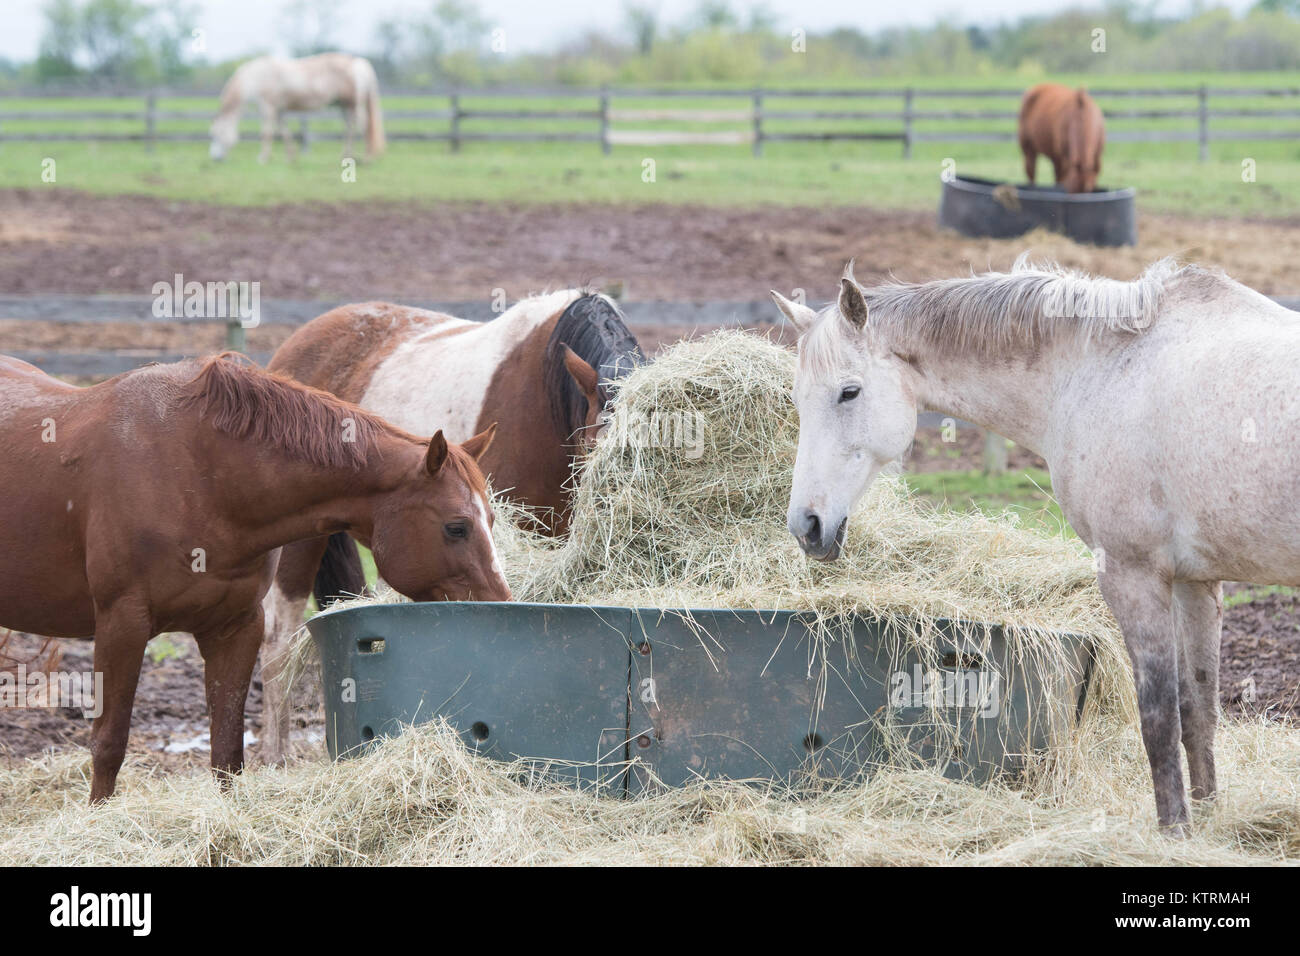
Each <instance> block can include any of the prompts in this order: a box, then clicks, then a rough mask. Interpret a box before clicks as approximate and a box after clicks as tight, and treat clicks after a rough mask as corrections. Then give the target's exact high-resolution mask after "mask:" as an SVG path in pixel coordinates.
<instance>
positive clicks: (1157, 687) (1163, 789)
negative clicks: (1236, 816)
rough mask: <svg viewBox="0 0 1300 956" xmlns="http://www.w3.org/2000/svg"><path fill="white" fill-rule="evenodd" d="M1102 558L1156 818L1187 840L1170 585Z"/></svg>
mask: <svg viewBox="0 0 1300 956" xmlns="http://www.w3.org/2000/svg"><path fill="white" fill-rule="evenodd" d="M1106 559H1107V563H1106V569H1105V570H1104V571H1102V572H1101V573H1100V574H1098V575H1097V583H1098V584H1099V585H1101V593H1102V596H1103V597H1104V598H1105V599H1106V603H1107V604H1108V605H1110V609H1111V611H1112V612H1114V614H1115V619H1116V620H1117V621H1118V622H1119V626H1120V630H1122V631H1123V632H1124V643H1125V644H1126V645H1127V646H1128V653H1129V659H1130V660H1131V661H1132V662H1133V680H1134V683H1136V685H1137V698H1138V713H1139V715H1140V716H1141V720H1142V742H1143V744H1145V746H1146V751H1147V760H1148V761H1149V762H1150V764H1151V782H1152V784H1153V785H1154V787H1155V796H1156V817H1157V819H1158V820H1159V821H1160V825H1161V826H1162V827H1167V828H1169V829H1170V830H1171V832H1172V833H1173V834H1174V835H1176V836H1186V835H1187V825H1188V821H1189V820H1190V815H1189V813H1188V810H1187V793H1186V791H1185V790H1184V788H1183V767H1182V760H1181V754H1180V753H1179V749H1178V744H1179V741H1180V739H1181V738H1182V726H1181V723H1180V720H1179V707H1178V645H1177V638H1176V637H1175V635H1174V627H1173V609H1172V603H1173V595H1172V586H1171V583H1170V582H1169V580H1167V579H1165V578H1163V577H1162V576H1161V575H1160V574H1159V573H1157V572H1155V571H1153V570H1152V569H1151V568H1150V566H1149V565H1145V566H1144V565H1143V564H1139V563H1134V564H1132V565H1129V566H1125V565H1124V564H1123V563H1122V562H1120V561H1118V560H1115V559H1114V558H1113V556H1112V555H1111V554H1109V553H1107V555H1106Z"/></svg>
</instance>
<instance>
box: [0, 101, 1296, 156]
mask: <svg viewBox="0 0 1300 956" xmlns="http://www.w3.org/2000/svg"><path fill="white" fill-rule="evenodd" d="M1091 92H1092V94H1093V96H1095V97H1096V98H1097V99H1099V100H1109V99H1113V98H1127V99H1138V98H1140V99H1154V98H1166V97H1178V98H1182V99H1184V100H1186V99H1194V100H1195V104H1196V105H1195V107H1194V108H1190V109H1188V108H1169V109H1120V108H1115V107H1111V108H1108V109H1105V110H1104V112H1105V114H1106V117H1107V119H1110V120H1134V119H1146V120H1160V121H1164V120H1181V121H1186V123H1187V128H1178V129H1142V130H1134V129H1118V130H1113V131H1110V132H1108V133H1107V139H1108V140H1109V141H1111V142H1168V141H1187V142H1195V143H1196V144H1197V148H1198V155H1199V158H1200V159H1201V160H1202V161H1204V160H1205V159H1206V158H1207V156H1208V150H1209V143H1210V142H1211V141H1212V140H1265V139H1300V125H1297V126H1296V127H1295V128H1291V129H1276V128H1271V129H1266V128H1258V127H1256V128H1249V129H1243V128H1223V127H1219V128H1214V127H1213V126H1212V121H1214V120H1221V119H1232V120H1240V119H1258V120H1266V119H1272V120H1284V119H1286V120H1296V121H1300V87H1285V88H1252V89H1237V88H1231V87H1222V88H1210V87H1207V86H1198V87H1187V88H1162V89H1093V90H1092V91H1091ZM94 95H97V96H114V95H117V96H118V97H119V98H120V95H118V94H111V93H108V94H104V93H99V94H94ZM135 95H139V94H135ZM178 95H181V94H164V93H162V92H149V93H146V94H143V95H142V96H141V97H140V103H141V108H140V109H111V110H110V109H105V110H58V109H49V110H37V109H30V108H28V109H5V108H4V107H3V104H4V100H5V99H14V98H35V97H42V98H49V97H50V94H48V93H35V94H7V95H6V96H4V97H0V143H3V142H22V141H28V142H53V141H86V142H141V143H143V144H145V146H146V147H147V148H149V149H152V148H153V146H154V145H155V144H156V143H160V142H205V141H206V140H207V134H206V133H204V132H199V131H186V132H176V131H168V130H164V129H161V128H160V126H161V125H162V124H165V123H168V122H175V121H188V122H204V123H206V122H207V121H209V120H211V119H212V117H213V115H214V113H215V110H212V111H202V112H200V111H196V110H175V109H166V108H164V107H163V106H162V105H161V104H160V100H163V99H166V98H174V97H175V96H178ZM184 95H186V96H189V97H190V98H193V97H194V96H196V95H198V94H184ZM1020 96H1021V91H1019V90H1007V89H956V90H934V89H915V88H911V87H908V88H902V89H836V90H813V89H810V90H790V89H753V90H703V89H694V90H678V89H666V90H665V89H601V90H588V91H581V90H578V91H575V90H569V89H560V90H475V91H441V92H439V91H418V90H416V91H397V92H389V93H386V94H385V96H384V101H385V104H386V107H385V116H386V118H387V119H388V120H389V121H390V122H393V121H399V122H404V121H417V122H420V123H428V124H430V128H426V129H410V128H402V129H395V130H393V131H391V132H390V133H389V136H388V138H389V139H390V140H396V141H417V142H445V143H448V144H449V145H450V148H451V149H452V150H453V151H457V150H459V149H460V148H461V146H462V144H464V143H471V142H506V141H508V142H590V143H594V144H599V146H600V147H601V149H602V150H603V151H604V152H605V153H609V152H610V150H611V149H612V147H614V146H677V145H701V146H703V145H732V146H749V147H750V148H751V149H752V150H753V153H754V155H755V156H760V155H762V153H763V147H764V145H765V144H767V143H781V142H831V141H837V140H860V141H879V140H884V141H896V142H898V143H899V144H900V145H901V148H902V153H903V156H904V157H905V158H906V157H910V156H911V154H912V147H913V144H915V143H919V142H927V141H934V142H1002V141H1008V140H1014V139H1015V133H1014V132H1013V131H1011V130H1007V129H997V130H993V129H987V130H970V129H949V130H934V129H926V130H919V129H917V125H918V124H921V125H926V126H930V125H933V124H936V123H946V122H952V123H969V122H971V121H984V120H999V121H1006V120H1015V118H1016V115H1017V110H1018V106H1019V98H1020ZM409 97H420V98H423V99H429V98H431V97H438V98H446V99H447V101H448V107H447V108H446V109H403V108H402V105H401V104H402V100H403V99H405V98H409ZM212 98H213V101H214V103H215V100H216V95H215V94H212ZM541 98H547V99H560V98H563V99H565V100H571V101H580V100H583V99H587V98H590V100H591V107H590V108H565V109H556V108H537V109H525V108H512V109H501V108H492V107H490V106H484V107H476V106H475V102H476V101H481V100H485V99H487V100H497V101H500V100H503V99H519V100H530V99H541ZM650 98H656V99H664V100H668V101H669V104H670V105H660V106H655V107H652V108H646V107H644V106H623V107H620V106H619V105H618V101H619V100H623V101H625V102H626V101H627V100H641V101H644V100H646V99H650ZM1247 98H1250V99H1267V100H1271V101H1279V102H1285V103H1286V104H1287V105H1285V106H1281V107H1259V106H1247V107H1240V106H1238V107H1235V108H1234V107H1232V106H1230V105H1225V106H1219V105H1217V104H1216V105H1215V106H1214V107H1213V108H1211V100H1212V99H1213V100H1221V101H1225V102H1226V103H1228V104H1231V103H1232V102H1233V101H1236V102H1237V103H1240V102H1241V101H1242V100H1243V99H1247ZM699 99H707V100H713V101H718V100H734V101H736V105H735V106H734V108H727V109H718V108H717V107H716V106H713V105H706V106H703V107H692V106H689V105H685V104H686V103H688V102H689V101H690V100H699ZM814 99H816V100H848V99H852V100H870V101H872V103H873V104H874V103H879V104H880V107H879V108H871V109H863V108H860V107H859V108H843V109H826V108H820V107H817V108H805V109H790V108H778V109H772V108H771V107H770V106H769V105H768V103H769V102H770V101H771V100H795V101H799V100H814ZM952 99H982V100H989V99H994V100H1005V101H1006V102H1007V105H1006V106H1005V107H1002V106H1001V105H1000V104H999V106H998V108H993V109H990V108H972V109H951V108H939V109H935V108H929V109H927V108H926V106H925V103H926V101H927V100H952ZM337 117H338V114H337V113H336V112H327V111H319V112H315V113H309V114H297V123H298V130H297V133H296V136H297V138H298V141H299V143H300V145H301V146H302V147H303V148H306V147H308V146H309V144H310V143H311V142H312V141H313V140H321V139H325V140H341V139H342V136H343V134H342V133H341V132H338V131H334V130H331V131H329V132H320V131H319V130H317V131H313V130H312V128H311V124H312V123H314V122H319V121H322V120H326V119H328V120H331V121H334V122H335V123H336V122H337ZM104 120H113V121H125V122H128V123H135V124H138V126H137V128H136V129H134V130H126V131H120V132H107V131H102V130H90V131H77V132H70V131H67V130H48V131H45V130H33V129H31V128H24V129H19V130H14V129H11V128H8V124H12V123H15V122H19V123H25V124H30V123H33V122H37V123H43V122H53V123H60V124H62V123H70V122H87V123H89V122H95V121H104ZM484 120H487V121H491V122H493V123H494V124H496V126H498V127H508V126H509V125H510V124H511V123H513V122H520V121H533V122H536V121H543V122H561V123H564V124H570V123H572V122H573V121H580V122H583V123H590V128H582V129H552V130H545V129H543V130H538V129H522V130H521V129H516V130H511V129H508V128H497V129H492V130H483V129H466V128H465V124H466V123H469V122H472V121H484ZM845 121H849V122H859V123H864V122H870V123H881V122H883V123H888V124H894V123H896V124H897V126H896V128H889V129H883V130H882V129H876V130H861V129H857V130H854V129H844V128H842V127H841V128H835V127H833V126H832V127H828V128H823V129H813V130H809V129H799V130H791V129H781V128H779V125H780V124H781V123H788V122H799V123H837V122H845ZM773 122H776V123H778V128H777V129H773V128H771V126H770V125H769V124H771V123H773ZM638 123H640V124H652V125H653V124H664V123H676V124H681V125H682V127H685V128H662V127H660V128H638V126H637V124H638ZM699 124H710V125H715V126H716V125H719V124H730V125H731V126H732V128H729V129H722V130H718V129H714V130H699V129H691V128H690V127H691V126H698V125H699Z"/></svg>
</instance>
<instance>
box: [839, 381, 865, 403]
mask: <svg viewBox="0 0 1300 956" xmlns="http://www.w3.org/2000/svg"><path fill="white" fill-rule="evenodd" d="M861 394H862V389H860V388H858V386H856V385H849V386H848V387H846V388H845V389H844V390H843V391H842V392H840V404H843V403H844V402H851V401H853V400H854V399H855V398H857V397H858V396H859V395H861Z"/></svg>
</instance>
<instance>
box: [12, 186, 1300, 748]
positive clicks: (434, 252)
mask: <svg viewBox="0 0 1300 956" xmlns="http://www.w3.org/2000/svg"><path fill="white" fill-rule="evenodd" d="M1140 233H1141V243H1140V245H1139V246H1137V247H1135V248H1131V249H1098V248H1095V247H1087V246H1080V245H1077V244H1075V243H1073V242H1071V241H1069V240H1067V239H1064V238H1062V237H1059V236H1055V235H1051V234H1047V233H1036V234H1032V235H1030V236H1027V237H1023V238H1022V239H1018V240H982V239H968V238H965V237H962V236H958V235H956V234H955V233H952V232H949V231H945V230H941V229H939V228H938V227H937V226H936V225H935V223H934V217H933V215H931V214H927V213H912V212H908V213H896V212H882V211H878V210H871V209H860V210H853V209H835V210H815V209H805V210H792V209H777V208H764V209H750V210H739V209H724V210H715V209H708V210H705V209H696V208H690V207H682V206H645V207H628V206H619V207H600V206H581V205H567V206H523V207H511V206H500V205H484V204H468V203H467V204H449V205H440V206H419V205H413V204H374V205H361V204H359V203H354V204H347V205H310V206H308V205H301V206H284V207H271V208H262V209H243V208H234V207H207V206H200V205H196V204H187V203H177V202H170V201H166V200H155V199H141V198H130V197H110V198H101V197H87V196H80V195H77V194H73V193H68V192H66V191H36V190H10V191H0V293H4V294H12V293H29V294H30V293H42V292H48V293H64V294H67V293H82V294H97V293H127V294H137V295H145V294H149V293H150V290H151V288H152V286H153V284H154V283H155V282H157V281H160V280H165V281H170V280H171V278H172V276H173V275H175V274H176V273H181V274H183V275H184V276H185V278H186V279H187V280H197V281H210V280H211V281H228V280H232V279H233V280H247V281H259V282H261V284H262V286H261V294H262V295H263V296H264V297H266V298H268V299H271V298H285V299H312V298H320V299H323V300H324V299H352V300H364V299H370V298H387V299H393V300H397V301H401V300H403V299H421V300H426V299H434V300H473V299H483V300H487V299H489V298H490V297H491V296H492V290H493V289H495V288H504V289H505V290H506V292H507V295H508V297H509V298H510V299H511V300H514V299H516V298H519V297H520V296H523V295H525V294H528V293H529V292H534V291H538V290H541V289H544V288H558V287H567V286H573V285H577V284H582V283H594V284H598V285H611V284H612V285H616V286H621V288H622V290H623V294H624V296H625V297H626V298H627V299H628V300H639V301H654V300H661V301H689V300H742V301H743V300H755V299H758V298H761V297H763V296H764V295H765V294H766V290H767V289H769V288H778V289H782V290H785V291H787V292H788V291H789V290H792V289H795V288H799V287H806V288H807V289H808V297H809V299H810V300H813V301H818V300H821V299H823V298H826V297H829V296H830V295H831V294H832V293H833V291H834V288H835V281H836V279H837V277H838V275H839V270H840V268H841V266H842V265H843V263H844V261H845V260H846V259H848V258H850V257H856V259H857V268H856V272H857V275H858V277H859V279H861V280H863V281H867V282H871V281H877V280H881V279H884V278H886V277H887V276H889V275H890V274H892V275H895V276H897V277H899V278H902V279H908V280H921V279H928V278H934V277H940V276H951V275H961V274H966V273H968V272H969V271H970V270H972V269H974V270H977V271H979V270H984V269H988V268H995V269H1005V268H1007V267H1008V266H1009V265H1010V264H1011V262H1012V261H1013V260H1014V259H1015V257H1016V256H1017V255H1019V254H1020V253H1021V252H1023V251H1026V250H1029V251H1031V252H1034V253H1037V254H1039V255H1042V256H1046V257H1051V258H1055V259H1057V260H1058V261H1060V262H1062V263H1063V264H1065V265H1069V266H1076V267H1079V268H1083V269H1086V270H1088V271H1091V272H1094V273H1099V274H1105V275H1110V276H1113V277H1116V278H1129V277H1132V276H1134V275H1136V274H1137V273H1139V272H1140V271H1141V270H1142V268H1144V267H1145V266H1146V265H1147V264H1148V263H1149V262H1150V261H1152V260H1153V259H1155V258H1158V257H1159V256H1163V255H1175V256H1179V257H1181V258H1183V259H1186V260H1189V261H1195V262H1200V263H1203V264H1209V265H1218V266H1221V267H1223V268H1224V269H1226V270H1227V271H1228V273H1229V274H1231V275H1233V276H1234V277H1235V278H1238V279H1240V280H1241V281H1243V282H1245V283H1246V284H1247V285H1250V286H1252V287H1254V288H1255V289H1257V290H1259V291H1260V292H1264V293H1267V294H1274V295H1295V294H1300V276H1297V275H1296V274H1295V272H1294V263H1295V262H1296V261H1298V260H1300V223H1298V222H1280V221H1268V222H1246V221H1239V220H1195V219H1185V218H1178V217H1163V216H1143V217H1142V218H1141V221H1140ZM291 331H292V329H291V328H289V327H285V326H274V325H267V326H262V327H260V328H257V329H253V330H250V332H249V337H248V348H249V350H250V351H267V352H269V351H273V350H274V349H275V347H276V346H278V345H279V343H280V342H281V341H283V339H284V338H285V337H287V336H288V334H289V333H290V332H291ZM635 331H636V332H637V335H638V337H639V338H640V339H641V341H642V344H643V346H644V347H645V349H646V351H647V352H649V353H653V352H654V351H656V350H657V349H658V348H659V347H661V346H662V345H663V344H665V343H667V342H670V341H673V340H675V339H676V338H678V337H680V336H682V335H683V334H691V333H692V332H693V331H702V330H692V329H688V328H683V327H680V326H677V327H662V328H655V327H649V326H641V327H638V328H637V329H636V330H635ZM222 336H223V330H222V328H221V326H220V324H215V325H203V324H195V323H138V324H137V323H113V324H107V325H106V324H96V323H80V324H67V323H46V322H30V321H27V322H20V321H10V320H6V318H5V316H3V315H0V352H4V351H16V350H26V349H67V350H71V351H80V350H87V349H97V348H148V349H159V350H167V351H182V352H189V353H192V354H197V353H202V352H206V351H215V350H217V349H219V348H220V347H221V346H222ZM958 435H959V441H958V443H957V444H956V447H954V446H953V445H944V446H943V447H942V448H937V447H936V445H935V443H933V442H929V443H925V442H923V443H920V444H919V445H918V448H919V449H920V450H919V452H918V453H916V454H914V455H913V456H912V457H911V459H910V460H909V463H908V465H909V467H911V468H913V469H916V470H935V469H955V468H961V467H965V466H974V464H975V463H976V461H977V460H978V459H977V458H976V456H977V455H978V453H979V450H980V449H979V442H980V439H979V433H978V432H977V431H975V430H969V429H962V430H961V431H959V433H958ZM1010 463H1011V465H1012V467H1015V468H1020V467H1026V466H1029V465H1041V462H1039V461H1038V460H1037V459H1036V458H1035V456H1032V455H1030V454H1029V453H1028V452H1025V451H1023V450H1021V449H1015V450H1013V451H1012V455H1011V462H1010ZM39 647H40V642H39V641H36V640H35V639H31V638H26V637H24V636H17V637H15V638H14V639H13V640H12V641H11V642H10V645H9V647H8V648H7V649H6V650H7V651H8V652H9V653H12V654H16V655H18V656H23V655H30V654H33V653H35V652H36V651H37V650H38V649H39ZM62 652H63V655H64V658H63V665H62V667H63V669H65V670H68V669H73V670H90V669H91V663H92V658H91V646H90V645H89V644H85V643H79V642H63V646H62ZM1223 662H1224V663H1223V704H1224V707H1225V709H1226V710H1227V711H1228V712H1229V713H1268V714H1270V715H1272V716H1276V717H1280V718H1282V719H1300V598H1297V597H1294V596H1284V595H1277V594H1263V595H1259V596H1257V597H1256V598H1255V599H1254V600H1253V601H1251V602H1249V603H1245V604H1242V605H1239V606H1237V607H1234V608H1231V609H1230V610H1228V611H1227V613H1226V614H1225V627H1224V647H1223ZM312 701H313V697H312V694H311V692H310V690H309V689H304V690H303V691H302V693H301V694H300V697H299V700H298V704H299V706H298V710H297V717H298V720H297V724H298V726H297V729H296V731H295V744H296V747H297V748H298V749H299V751H300V752H304V753H309V752H316V751H319V749H320V748H321V747H322V746H323V745H322V744H321V739H322V733H321V722H320V721H321V718H320V714H319V710H318V706H317V705H315V704H313V703H312ZM204 709H205V708H204V704H203V684H202V669H201V663H200V661H199V657H198V653H197V650H196V649H195V647H194V644H193V641H192V640H191V639H190V638H188V637H177V638H174V639H166V640H156V641H155V642H154V644H153V651H152V653H151V655H150V657H149V658H148V659H146V661H145V668H144V673H143V677H142V680H141V686H140V692H139V696H138V697H137V702H136V709H135V717H134V723H133V732H132V751H133V752H135V753H138V754H142V755H145V756H146V758H147V760H148V761H149V762H150V763H156V764H157V765H159V766H162V767H166V768H176V767H181V766H188V765H199V764H205V763H206V761H207V752H206V750H204V749H203V747H202V741H201V740H200V738H201V735H203V734H204V733H206V730H207V720H206V716H205V713H204ZM260 711H261V690H260V684H259V683H256V682H255V685H254V688H253V692H252V694H251V696H250V699H249V705H248V713H249V715H250V721H249V726H250V728H252V729H253V730H254V731H256V726H257V722H256V715H258V714H260ZM88 734H89V723H88V721H86V720H85V719H84V718H83V717H82V716H81V715H80V714H79V713H76V712H69V711H43V710H21V711H20V710H3V709H0V760H3V759H7V758H8V759H12V758H16V757H22V756H25V755H29V754H32V753H37V752H39V751H41V750H42V749H44V748H47V747H50V746H56V747H64V746H74V747H80V746H84V745H85V744H86V742H87V740H88ZM169 747H170V749H171V751H173V752H169V750H168V748H169ZM254 752H255V748H254Z"/></svg>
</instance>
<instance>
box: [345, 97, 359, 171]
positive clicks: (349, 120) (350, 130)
mask: <svg viewBox="0 0 1300 956" xmlns="http://www.w3.org/2000/svg"><path fill="white" fill-rule="evenodd" d="M356 116H357V111H356V110H350V109H348V108H347V107H346V106H345V107H344V108H343V128H344V129H345V130H346V131H347V139H346V141H345V142H344V143H343V158H344V159H351V158H352V138H353V136H354V135H355V133H356V125H357V124H356Z"/></svg>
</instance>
